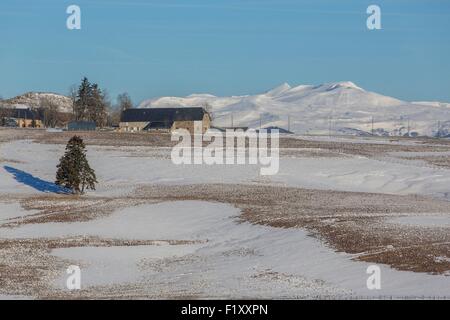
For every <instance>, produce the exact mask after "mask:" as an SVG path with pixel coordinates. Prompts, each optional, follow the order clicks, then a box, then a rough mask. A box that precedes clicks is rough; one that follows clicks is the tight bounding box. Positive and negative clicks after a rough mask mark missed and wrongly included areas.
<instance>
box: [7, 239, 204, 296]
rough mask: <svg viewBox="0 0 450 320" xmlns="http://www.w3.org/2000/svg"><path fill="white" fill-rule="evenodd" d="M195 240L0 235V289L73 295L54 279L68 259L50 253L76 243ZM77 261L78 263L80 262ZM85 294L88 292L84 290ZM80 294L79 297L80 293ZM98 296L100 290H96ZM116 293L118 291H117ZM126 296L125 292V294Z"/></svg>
mask: <svg viewBox="0 0 450 320" xmlns="http://www.w3.org/2000/svg"><path fill="white" fill-rule="evenodd" d="M199 242H201V241H193V240H123V239H104V238H99V237H70V238H56V239H54V238H39V239H0V261H1V262H0V293H4V294H8V295H23V296H33V297H37V298H44V299H45V298H47V299H51V298H71V297H72V296H73V295H72V294H71V293H69V292H67V291H65V290H64V291H63V290H55V289H54V288H53V287H51V285H49V284H50V283H52V282H53V281H54V280H55V279H56V278H57V277H58V276H60V275H61V274H62V272H63V271H64V270H65V268H67V266H69V265H71V264H74V263H75V262H74V261H66V260H63V259H60V258H57V257H54V256H52V255H51V254H50V252H51V250H52V249H56V248H73V247H113V246H129V247H131V246H149V245H151V246H155V245H156V246H158V245H162V244H166V245H188V244H195V243H199ZM75 264H79V263H78V262H77V263H75ZM79 294H84V296H85V298H86V297H89V294H86V292H84V291H83V292H82V293H79ZM79 294H78V296H79V297H80V295H79ZM96 296H97V297H98V293H96ZM116 297H117V292H116ZM124 298H126V296H125V297H124Z"/></svg>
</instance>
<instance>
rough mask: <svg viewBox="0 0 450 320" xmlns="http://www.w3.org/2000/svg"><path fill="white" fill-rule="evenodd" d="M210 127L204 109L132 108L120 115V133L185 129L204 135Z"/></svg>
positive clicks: (208, 118) (209, 120)
mask: <svg viewBox="0 0 450 320" xmlns="http://www.w3.org/2000/svg"><path fill="white" fill-rule="evenodd" d="M210 125H211V118H210V116H209V113H208V112H206V110H205V109H204V108H196V107H193V108H150V109H140V108H133V109H128V110H125V111H124V112H123V113H122V116H121V119H120V124H119V128H120V131H125V132H138V131H168V132H171V131H173V130H177V129H187V130H189V131H190V132H191V133H193V132H194V131H195V132H202V133H205V132H206V130H208V129H209V127H210Z"/></svg>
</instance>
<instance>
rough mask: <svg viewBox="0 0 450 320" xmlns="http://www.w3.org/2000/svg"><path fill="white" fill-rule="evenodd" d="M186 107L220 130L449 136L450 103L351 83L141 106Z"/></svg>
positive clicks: (171, 99)
mask: <svg viewBox="0 0 450 320" xmlns="http://www.w3.org/2000/svg"><path fill="white" fill-rule="evenodd" d="M183 106H186V107H192V106H208V107H209V108H210V111H211V113H212V115H213V118H214V125H217V126H230V125H231V124H233V125H236V126H247V127H250V128H259V126H260V124H261V125H262V127H270V126H272V127H283V128H286V129H291V131H295V132H296V133H318V134H324V133H330V132H335V133H339V132H343V131H346V132H361V134H363V133H368V132H370V133H372V131H373V133H374V134H382V135H394V136H395V135H405V134H414V135H428V136H433V135H447V134H450V104H448V103H443V102H408V101H403V100H400V99H397V98H394V97H390V96H385V95H382V94H379V93H376V92H372V91H368V90H365V89H363V88H362V87H360V86H358V85H357V84H355V83H354V82H351V81H339V82H330V83H324V84H320V85H305V84H302V85H298V86H294V87H292V86H291V85H289V84H288V83H283V84H281V85H279V86H276V87H274V88H272V89H270V90H268V91H266V92H264V93H262V94H255V95H241V96H230V97H217V96H214V95H210V94H206V93H202V94H192V95H189V96H187V97H160V98H154V99H149V100H144V101H143V102H142V103H141V104H140V105H139V107H140V108H151V107H183ZM438 121H440V125H439V128H438ZM372 123H373V129H372Z"/></svg>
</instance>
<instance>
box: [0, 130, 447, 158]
mask: <svg viewBox="0 0 450 320" xmlns="http://www.w3.org/2000/svg"><path fill="white" fill-rule="evenodd" d="M74 134H76V135H79V136H81V137H82V138H83V140H84V141H85V143H86V144H87V145H89V146H111V147H117V146H131V147H132V146H152V147H172V146H174V145H176V144H177V142H173V141H171V136H170V134H167V133H148V132H140V133H124V132H115V131H80V132H69V131H63V132H57V133H55V132H47V131H46V130H42V129H23V128H20V129H11V128H9V129H8V128H0V143H1V142H8V141H13V140H25V139H27V140H32V141H34V142H36V143H45V144H66V143H67V141H68V140H69V139H70V138H71V137H72V136H73V135H74ZM348 138H349V139H350V138H351V137H348ZM377 140H383V138H382V137H377ZM385 140H386V141H385V143H375V142H371V141H370V140H368V141H367V142H365V143H355V142H352V141H351V139H350V140H348V141H335V140H330V141H326V140H308V139H301V138H293V137H288V136H282V137H280V142H279V146H280V149H281V150H280V153H281V154H283V153H284V154H286V155H288V156H289V155H290V154H292V153H294V154H295V155H299V156H311V155H312V156H320V157H323V156H327V157H328V156H339V155H358V156H366V157H375V156H380V155H382V154H387V153H390V152H441V151H442V152H444V151H450V140H446V139H432V138H414V139H413V138H396V139H395V140H393V139H390V138H385ZM269 142H270V140H269ZM399 142H408V143H399ZM207 144H208V143H206V142H205V143H204V145H207ZM294 149H297V150H294ZM308 149H309V150H308Z"/></svg>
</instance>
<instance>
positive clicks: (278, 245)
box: [0, 140, 450, 298]
mask: <svg viewBox="0 0 450 320" xmlns="http://www.w3.org/2000/svg"><path fill="white" fill-rule="evenodd" d="M361 143H364V141H362V142H361ZM63 151H64V146H63V145H59V144H40V143H36V142H32V141H30V140H15V141H11V142H5V143H3V144H0V242H1V243H3V242H2V241H4V242H5V243H8V245H9V244H10V241H13V242H17V243H18V244H19V243H21V241H30V243H32V245H36V244H39V243H41V242H42V243H44V242H48V241H50V240H52V239H53V240H54V239H59V240H60V241H61V243H65V244H66V245H61V246H57V245H56V246H55V245H51V246H48V249H47V251H45V250H44V251H42V253H41V251H39V255H37V256H36V257H34V256H30V257H29V258H27V259H25V258H24V257H20V256H19V257H16V256H14V257H11V258H8V254H9V253H11V252H12V251H8V250H11V249H10V248H9V249H8V248H6V246H5V248H3V249H2V245H1V244H0V258H2V259H5V261H3V262H4V263H6V264H7V263H8V262H9V263H11V261H26V262H24V263H30V264H32V265H34V264H35V263H36V262H35V261H34V260H33V259H37V260H36V261H41V260H39V259H44V258H45V259H46V260H45V261H46V263H47V261H53V262H51V263H54V265H52V267H51V268H50V267H49V269H51V270H52V272H51V273H50V272H49V273H48V275H46V276H48V277H49V279H50V280H49V282H48V287H46V288H44V289H43V288H40V287H39V288H38V289H36V291H33V290H34V289H33V288H31V289H30V290H29V291H21V290H19V289H20V288H21V285H20V283H15V282H14V281H19V280H14V281H12V283H10V282H9V281H8V274H5V273H3V272H2V270H1V269H0V274H1V278H0V284H2V281H3V282H4V283H6V284H7V286H6V285H5V288H7V289H5V288H3V289H2V287H1V286H0V298H5V297H7V296H9V295H13V296H16V297H17V296H18V295H23V294H24V293H26V296H28V297H34V298H39V297H47V296H49V297H53V296H70V295H71V294H73V295H75V297H120V295H121V294H122V295H123V297H131V298H179V297H199V298H316V297H328V298H349V297H357V298H366V297H391V296H393V297H396V298H401V297H408V296H414V297H447V298H449V297H450V275H448V272H447V275H446V273H442V274H427V273H423V272H410V271H400V270H395V269H393V268H391V267H389V265H386V264H382V263H380V264H379V266H380V267H381V289H380V290H368V289H367V286H366V280H367V278H368V276H369V275H368V274H366V269H367V267H368V266H369V265H371V264H373V263H367V262H362V261H356V260H355V259H354V258H355V257H357V256H358V254H349V253H344V252H339V253H337V252H335V251H334V250H333V248H332V247H330V246H329V245H327V244H324V243H323V242H322V241H321V240H320V239H318V238H316V237H311V236H310V235H311V233H310V232H309V231H307V230H304V229H300V228H274V227H270V226H263V225H258V224H251V223H249V222H247V221H241V220H240V218H239V217H240V215H241V211H240V209H239V208H237V207H235V206H233V205H232V204H226V203H217V202H211V201H200V200H193V199H183V200H179V201H173V200H170V201H169V200H168V201H158V203H140V202H133V201H131V199H130V203H129V204H128V205H123V206H121V207H117V208H113V209H112V210H110V211H109V212H108V213H107V214H103V215H99V216H98V217H95V218H94V219H87V220H81V221H45V219H44V220H43V221H41V222H39V223H27V222H26V221H27V218H29V217H32V216H33V215H37V214H39V210H38V209H30V208H28V207H27V206H25V205H24V203H27V204H28V203H29V202H30V201H33V200H32V199H33V197H42V196H47V197H50V198H48V199H47V198H39V199H41V200H39V201H44V202H45V201H48V203H52V202H51V201H53V199H58V197H67V196H63V195H56V194H55V193H53V191H54V190H53V189H52V181H53V180H54V175H55V167H56V164H57V161H58V159H59V157H60V156H61V155H62V153H63ZM169 154H170V148H167V147H158V148H157V147H148V146H134V147H130V146H128V147H125V146H124V147H118V148H111V147H106V146H95V145H94V146H92V145H91V146H88V157H89V161H90V163H91V166H92V167H93V168H95V170H96V173H97V176H98V180H99V182H100V183H99V185H98V188H97V190H96V191H92V192H89V193H88V195H87V196H85V200H95V199H106V200H107V201H108V199H114V198H117V197H122V198H124V199H126V197H127V195H131V194H134V192H135V190H136V188H138V187H141V186H148V185H162V186H163V185H166V186H177V185H195V184H221V183H222V184H230V185H236V184H250V185H271V186H274V187H276V186H288V187H294V188H307V189H321V190H340V191H355V192H372V193H385V194H393V195H405V194H420V195H426V196H433V197H437V198H442V199H447V200H450V196H449V193H450V191H449V190H448V186H449V185H450V170H448V169H445V168H437V167H432V166H421V165H420V164H417V163H416V162H408V161H406V160H405V161H404V162H402V161H396V159H394V158H389V157H386V158H383V157H380V158H378V159H376V158H368V157H361V156H349V157H338V156H337V157H331V158H330V157H323V158H322V157H302V156H298V155H297V156H290V157H284V158H282V159H281V161H280V172H279V173H278V174H277V175H275V176H264V177H261V176H260V175H259V167H257V166H249V165H240V166H238V165H235V166H220V167H217V166H215V167H214V166H194V165H193V166H176V165H174V164H172V162H171V160H170V158H169ZM69 197H70V196H69ZM30 199H31V200H30ZM64 199H66V198H62V199H61V200H62V202H64V201H65V200H64ZM85 200H83V198H82V199H80V200H79V201H80V203H83V201H85ZM67 201H68V203H70V201H69V200H67ZM77 201H78V200H77ZM361 213H362V214H364V212H361ZM56 214H58V213H57V212H56ZM279 214H280V215H282V214H283V212H280V213H279ZM449 217H450V212H447V213H442V212H440V213H439V215H433V212H430V213H429V214H428V217H423V216H422V217H421V216H418V217H400V218H398V217H396V218H393V219H391V220H388V221H387V223H388V224H395V225H398V226H400V227H401V226H403V225H411V224H412V225H414V226H416V227H419V228H420V227H423V228H433V227H438V228H440V229H441V231H442V228H449V224H448V221H449ZM44 218H45V217H44ZM24 221H25V222H24ZM6 223H8V226H7V227H6V226H4V224H6ZM14 224H17V225H14ZM447 230H448V229H447ZM428 232H433V231H432V229H429V231H428ZM80 237H81V238H82V239H108V240H111V241H112V240H117V241H118V240H120V241H123V243H121V244H118V245H98V244H95V245H93V244H90V243H88V242H86V243H84V244H83V243H81V244H80V245H67V243H68V242H70V241H71V240H70V239H80ZM86 241H87V240H86ZM127 241H128V242H127ZM130 241H131V242H132V241H135V242H137V241H149V242H147V243H141V244H137V245H130V243H131V242H130ZM2 250H5V251H4V252H2ZM440 258H441V259H442V261H447V260H446V259H450V254H449V255H447V256H442V257H440ZM8 259H10V260H8ZM12 259H16V260H12ZM30 259H31V260H30ZM30 261H31V262H30ZM14 263H17V262H14ZM48 263H50V262H48ZM1 264H2V263H0V265H1ZM71 264H76V265H79V266H80V267H81V270H82V290H81V292H80V293H79V296H77V293H73V292H70V293H69V292H68V291H67V289H66V287H65V281H66V279H67V274H66V270H65V266H69V265H71ZM17 267H18V268H20V267H21V266H20V265H17ZM448 271H450V269H449V270H448ZM2 278H3V279H2ZM14 285H17V288H19V289H17V290H13V289H14V288H15V287H14Z"/></svg>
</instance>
